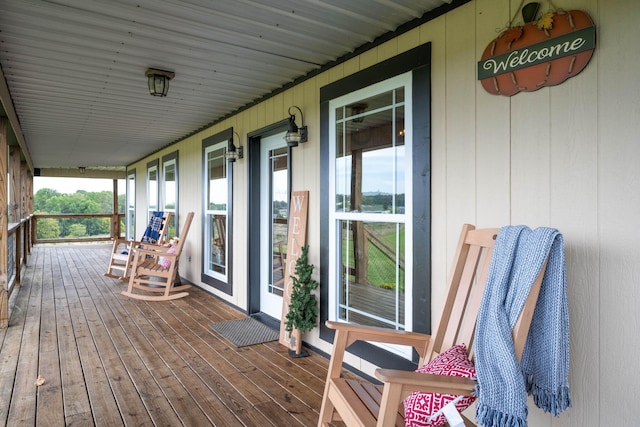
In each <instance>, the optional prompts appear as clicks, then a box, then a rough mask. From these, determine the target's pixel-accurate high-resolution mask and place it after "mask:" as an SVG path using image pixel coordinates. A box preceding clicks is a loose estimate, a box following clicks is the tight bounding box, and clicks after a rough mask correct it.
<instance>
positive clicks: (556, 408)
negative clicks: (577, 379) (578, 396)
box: [526, 375, 571, 417]
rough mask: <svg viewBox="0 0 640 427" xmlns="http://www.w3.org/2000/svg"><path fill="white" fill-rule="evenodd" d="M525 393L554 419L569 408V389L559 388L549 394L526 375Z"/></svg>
mask: <svg viewBox="0 0 640 427" xmlns="http://www.w3.org/2000/svg"><path fill="white" fill-rule="evenodd" d="M526 383H527V393H528V394H530V395H531V396H532V397H533V402H534V403H535V404H536V406H537V407H538V408H540V409H542V410H544V411H545V412H549V413H551V414H553V415H555V416H556V417H557V416H558V415H560V413H562V412H564V411H566V410H567V409H569V408H570V407H571V397H570V396H569V387H567V386H561V387H559V388H558V390H557V391H556V392H551V391H549V390H546V389H544V388H542V387H539V386H538V385H536V384H534V383H533V378H532V375H527V378H526Z"/></svg>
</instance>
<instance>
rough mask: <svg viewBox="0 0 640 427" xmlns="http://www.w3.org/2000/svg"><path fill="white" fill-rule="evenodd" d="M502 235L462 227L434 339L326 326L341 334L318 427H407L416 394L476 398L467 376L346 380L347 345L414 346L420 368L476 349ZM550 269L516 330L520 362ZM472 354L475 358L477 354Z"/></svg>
mask: <svg viewBox="0 0 640 427" xmlns="http://www.w3.org/2000/svg"><path fill="white" fill-rule="evenodd" d="M498 231H499V229H497V228H493V229H479V230H476V229H475V227H473V226H472V225H468V224H466V225H464V226H463V228H462V233H461V236H460V240H459V242H458V247H457V250H456V255H455V261H454V265H453V267H452V271H451V274H450V277H449V292H448V295H447V298H446V301H445V304H444V308H443V311H442V316H441V318H440V322H439V323H438V328H437V330H436V332H435V333H434V334H433V335H425V334H421V333H416V332H406V331H396V330H391V329H384V328H378V327H371V326H359V325H352V324H347V323H341V322H331V321H327V322H326V324H327V326H328V327H329V328H331V329H334V330H335V331H336V333H335V338H334V342H333V350H332V353H331V360H330V362H329V370H328V374H327V382H326V385H325V390H324V396H323V399H322V407H321V409H320V418H319V421H318V426H319V427H327V426H329V423H331V422H333V421H338V420H341V421H343V422H344V423H345V424H346V425H347V426H349V427H352V426H367V427H370V426H396V425H397V426H404V425H405V424H404V408H403V405H402V401H403V400H404V399H405V398H406V397H407V396H408V395H409V394H411V393H412V392H415V391H426V392H436V393H442V394H453V395H469V394H471V392H472V391H473V389H474V386H475V381H474V380H471V379H468V378H460V377H447V376H439V375H428V374H423V373H417V372H407V371H398V370H392V369H377V370H376V372H375V375H376V377H377V378H378V379H379V380H380V381H381V382H382V383H383V384H382V385H375V384H371V383H368V382H363V380H360V379H353V376H351V377H350V378H347V377H346V376H342V375H341V373H342V371H343V370H342V363H343V359H344V353H345V351H346V349H347V347H349V346H350V345H351V344H353V343H354V342H356V341H360V340H362V341H369V342H384V343H388V344H398V345H409V346H412V347H413V348H415V350H416V351H417V352H418V354H419V355H420V361H419V366H422V365H423V364H424V363H426V362H429V361H431V360H432V359H433V358H434V357H435V356H437V355H438V354H440V353H441V352H443V351H446V350H447V349H449V348H451V347H452V346H454V345H456V344H460V343H465V344H466V345H467V346H468V348H471V347H472V345H473V338H474V333H475V324H476V319H477V317H478V311H479V309H480V302H481V300H482V294H483V291H484V287H485V284H486V279H487V274H488V271H489V264H490V262H491V256H492V254H493V245H494V241H495V239H496V237H497V234H498ZM545 268H546V265H545V267H543V268H542V271H541V272H540V274H539V276H538V278H537V280H536V282H535V283H534V285H533V286H532V288H531V291H530V293H529V297H528V299H527V301H526V303H525V306H524V308H523V310H522V313H521V314H520V317H519V320H518V322H517V323H516V326H515V328H514V331H513V335H514V342H515V348H516V355H517V357H518V360H520V358H521V357H522V352H523V350H524V344H525V341H526V337H527V334H528V331H529V326H530V324H531V317H532V316H533V311H534V308H535V304H536V300H537V298H538V293H539V291H540V285H541V283H542V278H543V276H544V270H545ZM470 354H471V355H473V352H470ZM464 421H465V425H469V426H472V425H474V424H473V423H472V422H471V421H470V420H469V419H467V418H466V417H464Z"/></svg>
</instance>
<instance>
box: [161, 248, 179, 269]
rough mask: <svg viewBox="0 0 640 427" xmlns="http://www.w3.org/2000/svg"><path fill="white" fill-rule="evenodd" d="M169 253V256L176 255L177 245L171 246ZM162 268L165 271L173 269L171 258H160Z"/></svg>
mask: <svg viewBox="0 0 640 427" xmlns="http://www.w3.org/2000/svg"><path fill="white" fill-rule="evenodd" d="M167 253H168V254H175V253H176V246H175V245H171V247H170V248H169V250H167ZM160 267H162V268H163V269H164V270H168V269H169V267H171V258H168V257H160Z"/></svg>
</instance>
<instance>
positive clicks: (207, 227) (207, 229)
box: [203, 140, 231, 283]
mask: <svg viewBox="0 0 640 427" xmlns="http://www.w3.org/2000/svg"><path fill="white" fill-rule="evenodd" d="M228 145H229V140H224V141H221V142H218V143H216V144H212V145H209V146H208V147H206V148H205V149H204V158H205V165H206V162H207V161H208V158H209V153H211V152H212V151H216V150H220V149H222V150H223V151H222V156H221V157H222V159H223V161H224V162H225V164H226V162H227V160H226V158H225V154H226V152H227V147H228ZM229 172H230V168H229V167H228V166H227V169H226V175H225V184H224V195H226V210H224V211H223V210H217V209H209V206H208V201H209V195H208V194H207V191H208V182H209V168H208V167H205V170H204V186H203V187H204V188H203V200H204V255H203V256H204V268H203V273H204V274H205V275H207V276H209V277H211V278H213V279H216V280H219V281H221V282H223V283H228V280H229V257H230V253H229V245H228V244H225V260H226V264H225V269H224V271H225V272H224V274H222V273H219V272H217V271H214V270H212V269H210V268H209V265H210V261H211V260H210V258H209V256H210V254H211V253H212V248H211V238H210V236H211V235H212V233H213V230H212V229H211V221H210V216H212V215H220V214H224V216H225V218H226V224H225V241H226V242H228V241H229V223H230V218H229V204H230V203H231V202H230V197H229V194H228V191H227V190H228V181H229ZM224 195H223V196H222V197H223V198H224Z"/></svg>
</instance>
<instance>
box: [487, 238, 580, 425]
mask: <svg viewBox="0 0 640 427" xmlns="http://www.w3.org/2000/svg"><path fill="white" fill-rule="evenodd" d="M547 257H548V258H549V261H548V263H547V269H546V271H545V275H544V279H543V282H542V287H541V289H540V295H539V297H538V301H537V303H536V308H535V312H534V315H533V319H532V322H531V328H530V330H529V335H528V337H527V342H526V345H525V348H524V353H523V356H522V360H521V363H518V361H517V359H516V356H515V348H514V343H513V337H512V330H513V327H514V325H515V323H516V321H517V319H518V316H519V315H520V312H521V311H522V307H523V306H524V303H525V300H526V298H527V295H528V293H529V290H530V288H531V286H532V284H533V282H534V281H535V279H536V278H537V276H538V274H539V273H540V269H541V268H542V266H543V264H544V262H545V260H546V259H547ZM475 363H476V371H477V376H478V384H477V386H476V394H477V396H478V406H477V409H476V419H477V421H478V423H479V424H481V425H483V426H486V427H490V426H495V427H525V426H527V413H528V410H527V393H528V394H530V395H532V396H533V400H534V402H535V404H536V406H538V407H540V408H542V409H543V410H545V411H546V412H550V413H552V414H554V415H556V416H557V415H559V414H560V413H561V412H563V411H564V410H566V409H567V408H569V407H570V406H571V399H570V397H569V310H568V304H567V284H566V269H565V259H564V240H563V237H562V234H560V232H558V230H555V229H552V228H545V227H541V228H537V229H535V230H533V231H532V230H531V229H529V228H528V227H525V226H507V227H503V228H501V229H500V232H499V233H498V237H497V240H496V243H495V246H494V253H493V257H492V259H491V266H490V267H489V275H488V278H487V287H486V290H485V292H484V296H483V299H482V303H481V306H480V312H479V314H478V323H477V329H476V336H475Z"/></svg>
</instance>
